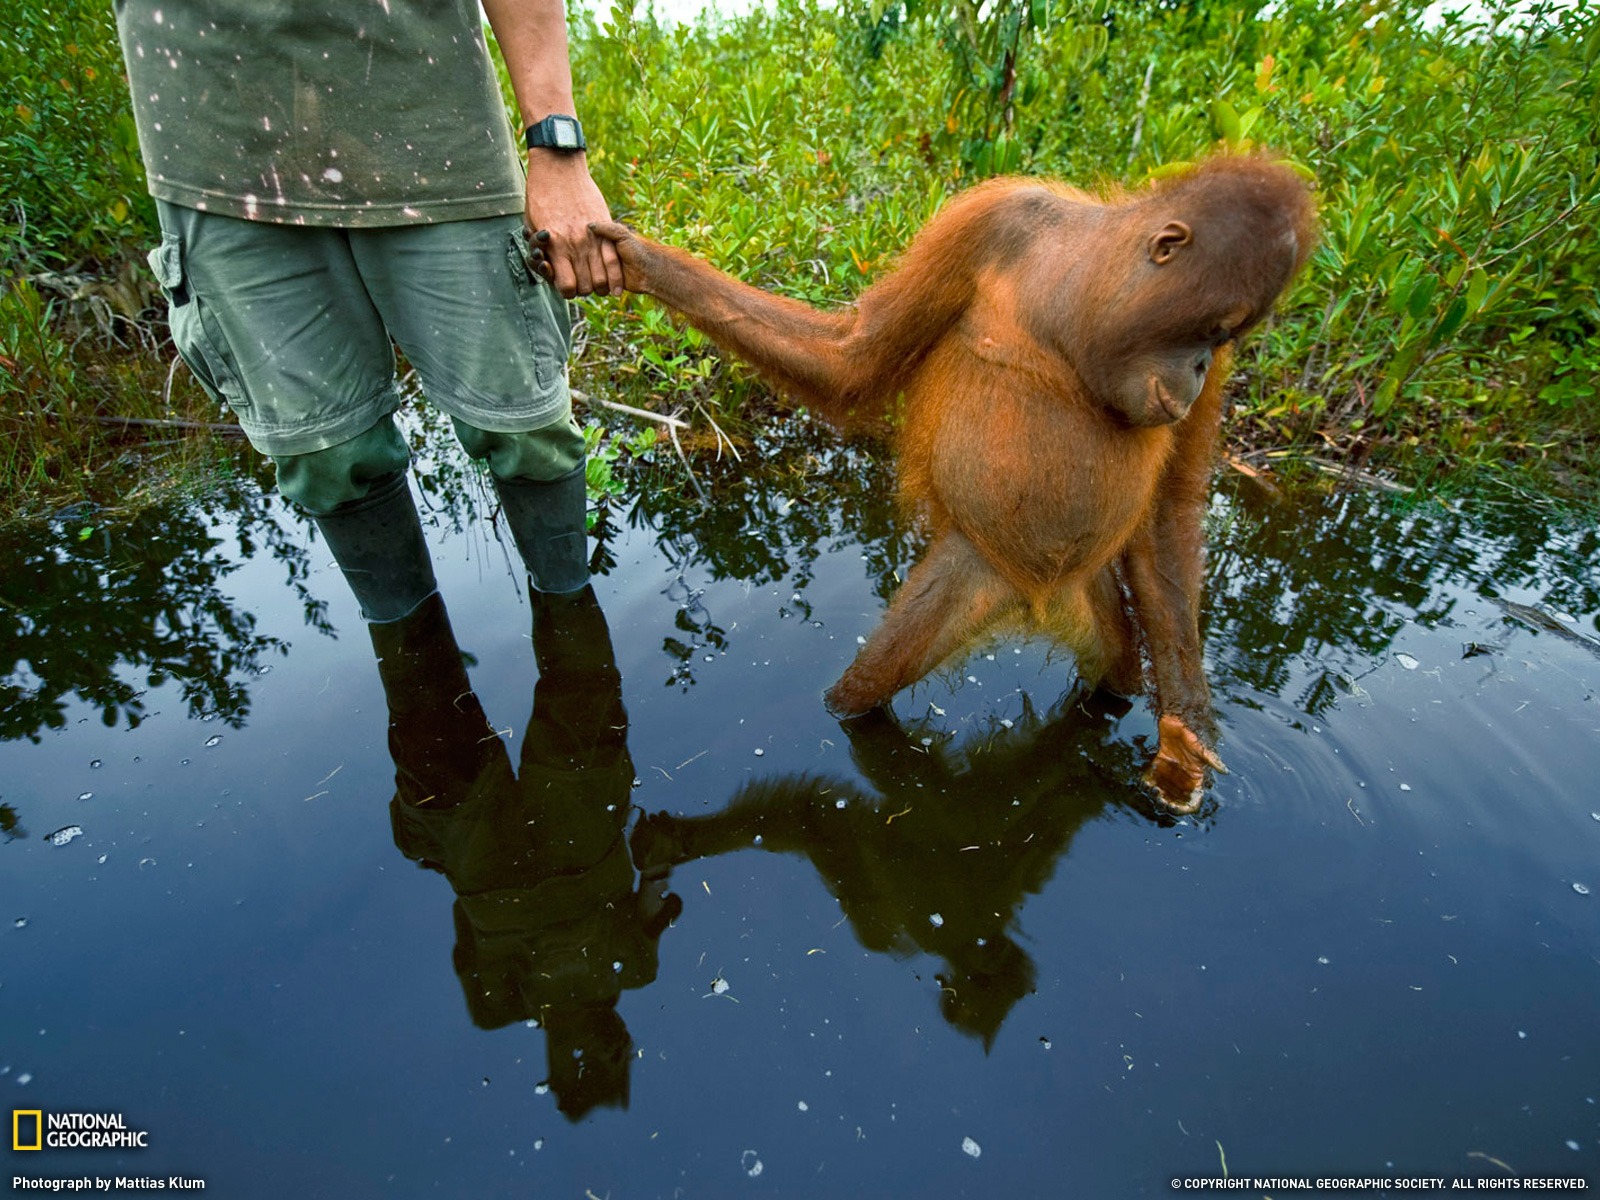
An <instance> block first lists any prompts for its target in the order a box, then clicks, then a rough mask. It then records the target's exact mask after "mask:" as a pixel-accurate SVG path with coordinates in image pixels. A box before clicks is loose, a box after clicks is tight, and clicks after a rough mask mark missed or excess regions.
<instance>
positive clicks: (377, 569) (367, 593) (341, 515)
mask: <svg viewBox="0 0 1600 1200" xmlns="http://www.w3.org/2000/svg"><path fill="white" fill-rule="evenodd" d="M312 519H313V520H315V521H316V523H317V528H318V529H320V530H322V536H323V537H324V538H325V539H327V542H328V549H330V550H332V551H333V557H334V560H335V561H337V562H338V564H339V569H340V570H341V571H343V572H344V577H345V580H346V582H348V583H349V584H350V590H351V591H352V592H354V593H355V597H356V599H357V600H358V601H359V602H360V604H361V615H362V616H363V617H365V618H366V619H367V620H368V621H373V622H382V621H398V620H399V619H400V618H401V617H403V616H405V615H407V614H408V613H410V612H412V611H414V610H415V609H416V607H417V606H418V605H419V604H421V603H422V602H423V601H424V600H426V599H427V598H428V597H429V596H431V595H433V594H434V593H435V592H436V591H438V590H439V585H438V584H437V583H436V582H435V581H434V578H433V562H432V560H430V559H429V557H428V543H427V542H426V541H425V540H424V538H423V536H422V522H421V521H420V520H418V518H417V506H416V505H415V504H414V503H413V502H412V500H411V488H410V486H409V485H408V484H407V481H406V473H405V472H404V471H399V472H396V473H395V474H394V475H391V476H389V477H388V478H387V479H384V480H382V481H380V482H379V483H378V484H377V485H376V486H374V487H373V489H372V491H370V492H368V493H367V494H366V495H365V496H363V497H362V498H361V499H360V500H352V501H351V502H350V503H348V504H341V505H340V506H339V507H338V508H336V509H334V510H333V511H332V512H327V513H322V514H320V515H317V516H314V517H313V518H312Z"/></svg>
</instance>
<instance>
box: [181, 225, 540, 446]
mask: <svg viewBox="0 0 1600 1200" xmlns="http://www.w3.org/2000/svg"><path fill="white" fill-rule="evenodd" d="M157 209H158V211H159V213H160V218H161V228H162V238H161V244H160V245H159V246H158V247H156V249H154V250H153V251H151V253H150V266H151V268H152V270H154V272H155V274H156V278H157V279H158V280H159V281H160V283H161V287H162V290H163V291H164V292H165V293H166V295H167V300H168V304H169V322H170V325H171V329H172V340H173V341H174V342H175V343H176V344H177V347H178V353H179V354H180V355H182V357H183V360H184V362H185V363H187V364H188V365H189V368H190V369H191V370H192V371H193V372H194V374H195V376H196V377H197V378H198V379H199V380H200V382H201V383H202V384H203V385H204V386H205V387H206V389H207V390H208V391H210V392H211V393H212V394H213V395H214V396H216V397H217V399H218V400H220V401H221V402H222V403H224V404H225V405H226V406H227V407H228V408H230V409H232V410H233V411H234V413H235V414H237V416H238V418H239V424H240V425H241V426H242V427H243V429H244V431H245V434H246V435H247V436H248V437H249V439H250V442H251V444H252V445H254V446H255V447H256V448H257V449H258V450H260V451H262V452H263V453H265V454H270V455H273V456H274V457H281V456H288V455H300V454H310V453H312V452H314V451H318V450H324V449H327V448H328V447H330V446H336V445H339V444H340V443H342V442H347V441H349V440H350V439H352V438H354V437H356V436H358V435H359V434H361V433H363V432H365V431H366V430H368V429H370V428H371V427H372V426H373V425H374V424H375V423H377V422H378V421H380V420H382V419H383V418H384V417H386V416H388V415H389V414H390V413H392V412H394V410H395V409H396V408H397V407H399V404H400V394H399V392H398V390H397V388H396V384H395V357H394V348H393V346H392V345H391V339H392V340H393V343H394V344H395V345H398V346H399V347H400V349H401V350H402V351H404V353H405V356H406V358H407V359H409V360H410V362H411V364H412V366H414V367H415V368H416V371H417V375H418V377H419V378H420V379H421V382H422V390H423V392H424V394H425V395H426V396H427V398H428V400H429V401H430V402H431V403H433V404H435V405H437V406H438V407H439V408H441V409H443V410H444V411H445V412H446V413H448V414H450V416H452V417H454V418H456V420H457V421H458V422H461V423H465V424H466V425H469V426H471V427H473V428H474V429H479V430H485V431H488V432H490V433H523V432H527V431H530V430H536V429H542V428H544V427H546V426H549V425H553V424H555V423H557V422H560V423H562V425H563V426H565V425H567V424H570V419H569V414H570V411H571V398H570V395H569V393H568V390H567V351H568V344H569V339H570V336H571V322H570V317H569V315H568V312H567V305H566V302H565V301H564V300H562V298H561V296H560V294H559V293H557V292H556V290H555V289H554V288H553V287H552V286H551V285H550V284H549V283H547V282H546V281H545V280H544V279H543V278H541V277H540V276H539V275H538V273H537V272H534V271H530V270H529V268H528V258H527V255H528V234H527V229H526V227H525V226H524V224H523V221H522V217H521V215H520V214H517V215H508V216H504V217H488V218H483V219H478V220H470V221H444V222H439V223H436V224H431V225H399V226H391V227H382V228H363V229H335V228H326V227H313V226H302V225H277V224H270V223H267V222H262V221H244V220H240V219H238V218H236V217H228V216H222V215H220V214H217V213H207V212H200V211H197V210H195V209H191V208H182V207H179V206H177V205H173V204H167V203H164V202H161V201H157Z"/></svg>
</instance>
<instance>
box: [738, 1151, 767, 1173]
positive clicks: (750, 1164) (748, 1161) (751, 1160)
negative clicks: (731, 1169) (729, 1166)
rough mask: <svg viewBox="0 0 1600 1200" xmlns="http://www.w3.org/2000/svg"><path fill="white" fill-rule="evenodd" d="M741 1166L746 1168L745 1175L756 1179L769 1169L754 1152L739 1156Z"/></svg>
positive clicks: (746, 1152)
mask: <svg viewBox="0 0 1600 1200" xmlns="http://www.w3.org/2000/svg"><path fill="white" fill-rule="evenodd" d="M739 1165H740V1166H741V1167H743V1168H744V1173H745V1174H746V1175H748V1176H750V1178H751V1179H754V1178H755V1177H756V1176H757V1175H759V1174H761V1172H763V1171H765V1170H766V1169H767V1168H766V1166H765V1165H764V1164H763V1163H762V1161H761V1158H760V1156H759V1155H757V1154H756V1152H755V1151H754V1150H746V1151H745V1152H744V1153H743V1154H741V1155H740V1156H739Z"/></svg>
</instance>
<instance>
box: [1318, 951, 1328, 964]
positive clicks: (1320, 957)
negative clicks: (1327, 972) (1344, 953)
mask: <svg viewBox="0 0 1600 1200" xmlns="http://www.w3.org/2000/svg"><path fill="white" fill-rule="evenodd" d="M1317 962H1318V963H1320V964H1321V965H1322V966H1324V967H1325V966H1327V965H1328V956H1327V955H1326V954H1319V955H1317Z"/></svg>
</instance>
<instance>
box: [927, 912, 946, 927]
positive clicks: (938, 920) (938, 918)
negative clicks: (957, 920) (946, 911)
mask: <svg viewBox="0 0 1600 1200" xmlns="http://www.w3.org/2000/svg"><path fill="white" fill-rule="evenodd" d="M928 924H929V925H932V926H933V927H934V928H935V929H938V928H939V927H940V926H942V925H943V924H944V917H943V915H941V914H940V913H929V914H928Z"/></svg>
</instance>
